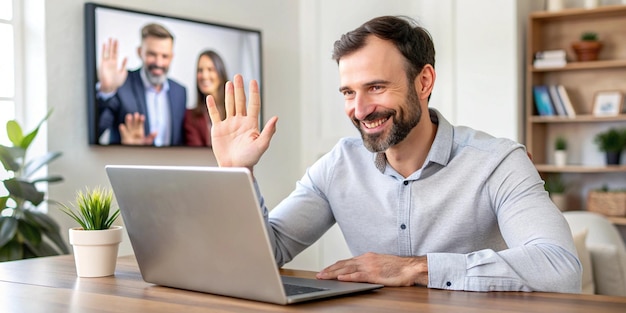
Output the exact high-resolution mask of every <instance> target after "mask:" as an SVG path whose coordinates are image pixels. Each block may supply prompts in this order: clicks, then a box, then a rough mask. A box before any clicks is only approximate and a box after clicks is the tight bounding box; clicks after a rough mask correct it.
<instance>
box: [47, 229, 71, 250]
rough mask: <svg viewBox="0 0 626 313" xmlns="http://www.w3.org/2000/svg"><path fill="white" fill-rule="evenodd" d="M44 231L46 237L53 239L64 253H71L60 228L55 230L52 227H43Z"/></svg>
mask: <svg viewBox="0 0 626 313" xmlns="http://www.w3.org/2000/svg"><path fill="white" fill-rule="evenodd" d="M42 231H43V234H44V235H46V237H48V238H49V239H50V241H52V242H53V243H54V244H55V245H56V246H57V247H58V248H59V250H61V252H62V253H63V254H68V253H70V250H69V248H68V247H67V245H66V244H65V241H64V240H63V238H62V237H61V234H60V233H59V231H58V230H57V231H54V230H50V229H43V230H42ZM57 254H58V253H57Z"/></svg>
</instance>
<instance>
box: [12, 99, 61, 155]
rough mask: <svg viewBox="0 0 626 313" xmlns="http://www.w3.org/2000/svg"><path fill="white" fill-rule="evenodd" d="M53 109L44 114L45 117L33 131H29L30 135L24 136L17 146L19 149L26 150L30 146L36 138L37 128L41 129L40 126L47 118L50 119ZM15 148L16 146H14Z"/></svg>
mask: <svg viewBox="0 0 626 313" xmlns="http://www.w3.org/2000/svg"><path fill="white" fill-rule="evenodd" d="M52 111H53V109H52V108H51V109H50V110H48V113H47V114H46V116H44V118H43V119H42V120H41V121H39V124H37V127H35V129H33V131H31V132H30V133H28V134H27V135H26V136H24V139H22V142H21V144H20V145H19V146H20V147H22V148H24V149H27V148H28V147H29V146H30V144H31V143H32V142H33V140H34V139H35V137H37V133H38V132H39V128H40V127H41V125H42V124H43V123H44V122H45V121H46V120H48V118H49V117H50V115H51V114H52ZM16 146H17V145H16Z"/></svg>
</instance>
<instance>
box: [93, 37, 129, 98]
mask: <svg viewBox="0 0 626 313" xmlns="http://www.w3.org/2000/svg"><path fill="white" fill-rule="evenodd" d="M101 58H102V59H101V61H100V66H99V67H98V81H99V82H100V91H101V92H104V93H110V92H115V91H116V90H117V89H118V88H120V86H122V84H124V82H125V81H126V77H127V76H128V72H127V71H126V61H127V59H126V58H124V60H123V61H122V66H119V67H118V64H117V40H116V39H112V38H109V43H108V45H107V44H106V43H105V44H103V45H102V55H101Z"/></svg>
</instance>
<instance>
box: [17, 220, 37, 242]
mask: <svg viewBox="0 0 626 313" xmlns="http://www.w3.org/2000/svg"><path fill="white" fill-rule="evenodd" d="M17 231H18V233H19V234H20V235H22V237H23V238H24V242H25V243H29V244H30V245H31V246H38V245H39V244H40V243H41V232H40V231H39V229H38V228H37V227H35V226H33V225H31V224H30V223H28V221H26V220H18V224H17Z"/></svg>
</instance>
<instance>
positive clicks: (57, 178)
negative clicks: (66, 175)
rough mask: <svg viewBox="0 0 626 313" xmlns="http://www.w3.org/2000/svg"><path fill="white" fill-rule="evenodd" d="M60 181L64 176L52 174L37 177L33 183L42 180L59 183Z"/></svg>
mask: <svg viewBox="0 0 626 313" xmlns="http://www.w3.org/2000/svg"><path fill="white" fill-rule="evenodd" d="M60 181H63V177H61V176H59V175H52V176H47V177H42V178H37V179H35V180H33V181H32V182H31V183H33V184H35V183H40V182H48V183H57V182H60Z"/></svg>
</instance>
